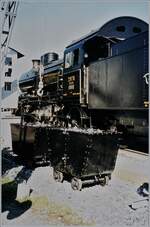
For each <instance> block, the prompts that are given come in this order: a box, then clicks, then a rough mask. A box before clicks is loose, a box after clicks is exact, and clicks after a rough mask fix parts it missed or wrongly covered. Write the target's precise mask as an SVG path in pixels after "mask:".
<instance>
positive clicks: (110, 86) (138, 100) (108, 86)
mask: <svg viewBox="0 0 150 227" xmlns="http://www.w3.org/2000/svg"><path fill="white" fill-rule="evenodd" d="M147 61H148V56H147V52H146V51H145V48H141V49H137V50H133V51H130V52H128V53H126V54H123V55H119V56H114V57H111V58H108V59H106V60H105V61H104V60H103V61H98V62H95V63H93V64H91V65H90V66H89V108H91V109H104V108H116V109H118V108H119V109H122V108H125V109H126V108H144V100H145V99H146V97H147V98H148V86H147V87H146V85H145V80H144V78H143V76H144V74H145V73H146V72H148V68H147Z"/></svg>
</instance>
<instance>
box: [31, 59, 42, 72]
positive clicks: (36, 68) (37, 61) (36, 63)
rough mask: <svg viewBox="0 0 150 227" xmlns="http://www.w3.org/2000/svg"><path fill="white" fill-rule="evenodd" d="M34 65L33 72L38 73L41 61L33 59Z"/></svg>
mask: <svg viewBox="0 0 150 227" xmlns="http://www.w3.org/2000/svg"><path fill="white" fill-rule="evenodd" d="M32 64H33V68H32V69H33V70H34V71H36V72H38V71H39V70H40V60H39V59H33V60H32Z"/></svg>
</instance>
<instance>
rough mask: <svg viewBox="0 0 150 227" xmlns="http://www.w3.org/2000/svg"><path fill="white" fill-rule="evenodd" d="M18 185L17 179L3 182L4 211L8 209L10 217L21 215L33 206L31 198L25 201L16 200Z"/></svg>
mask: <svg viewBox="0 0 150 227" xmlns="http://www.w3.org/2000/svg"><path fill="white" fill-rule="evenodd" d="M17 187H18V185H17V183H16V182H15V181H11V182H8V183H5V184H2V212H5V211H8V215H7V218H8V219H14V218H17V217H19V216H20V215H22V214H23V213H24V212H26V211H27V210H28V209H29V208H30V207H31V206H32V202H31V201H30V200H26V201H24V202H19V201H17V200H16V196H17Z"/></svg>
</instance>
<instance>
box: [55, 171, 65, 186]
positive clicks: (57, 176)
mask: <svg viewBox="0 0 150 227" xmlns="http://www.w3.org/2000/svg"><path fill="white" fill-rule="evenodd" d="M53 177H54V180H55V181H56V182H60V183H62V182H63V179H64V176H63V173H61V172H59V171H57V170H53Z"/></svg>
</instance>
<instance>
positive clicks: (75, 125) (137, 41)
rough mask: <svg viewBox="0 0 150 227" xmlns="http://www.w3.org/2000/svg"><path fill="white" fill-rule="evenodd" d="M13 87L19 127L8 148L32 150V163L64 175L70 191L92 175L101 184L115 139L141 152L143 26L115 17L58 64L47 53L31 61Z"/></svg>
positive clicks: (144, 123)
mask: <svg viewBox="0 0 150 227" xmlns="http://www.w3.org/2000/svg"><path fill="white" fill-rule="evenodd" d="M41 65H42V66H43V70H41ZM41 71H42V72H41ZM19 87H20V90H21V92H22V94H21V95H20V97H19V100H18V113H19V114H20V115H21V116H22V117H21V124H20V125H12V138H13V145H14V150H18V152H19V153H20V152H21V150H23V149H25V151H24V152H23V153H24V154H26V155H27V150H32V152H29V154H28V156H29V158H31V153H32V158H33V159H34V158H35V157H36V158H37V157H38V156H39V157H42V160H44V158H45V159H46V160H50V162H51V164H52V166H53V167H54V178H55V179H56V180H58V181H62V179H63V177H64V176H65V174H68V173H69V175H70V176H74V177H73V180H72V187H73V188H74V189H80V188H81V179H83V178H89V177H90V176H92V177H93V176H94V179H98V180H99V181H100V182H103V184H104V183H106V182H107V181H108V179H110V176H111V172H112V171H113V169H114V166H115V161H116V157H117V150H118V137H119V139H120V141H119V143H120V144H121V143H122V144H126V145H128V146H129V147H131V148H132V147H133V148H134V149H143V150H144V152H147V149H148V25H147V23H145V22H144V21H142V20H140V19H138V18H135V17H126V16H124V17H118V18H115V19H113V20H111V21H109V22H107V23H106V24H104V25H103V26H102V27H101V28H100V29H98V30H95V31H92V32H91V33H89V34H88V35H86V36H84V37H81V38H80V39H79V40H76V41H73V42H72V43H71V44H70V45H68V46H67V47H66V48H65V51H64V58H63V59H59V58H58V55H57V54H56V53H53V52H51V53H47V54H45V55H43V56H42V57H41V60H33V68H32V69H31V70H30V71H29V72H27V73H25V74H23V75H22V76H21V78H20V80H19ZM39 125H40V126H39ZM118 135H119V136H118ZM116 137H117V139H116ZM18 147H19V148H18ZM25 147H26V148H25ZM33 151H34V152H33ZM83 151H84V152H83ZM93 151H94V152H93ZM92 152H93V153H92ZM35 153H36V155H35ZM37 154H38V155H37ZM76 156H77V157H76ZM76 158H77V160H76ZM81 166H82V168H81ZM98 176H99V177H98Z"/></svg>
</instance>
